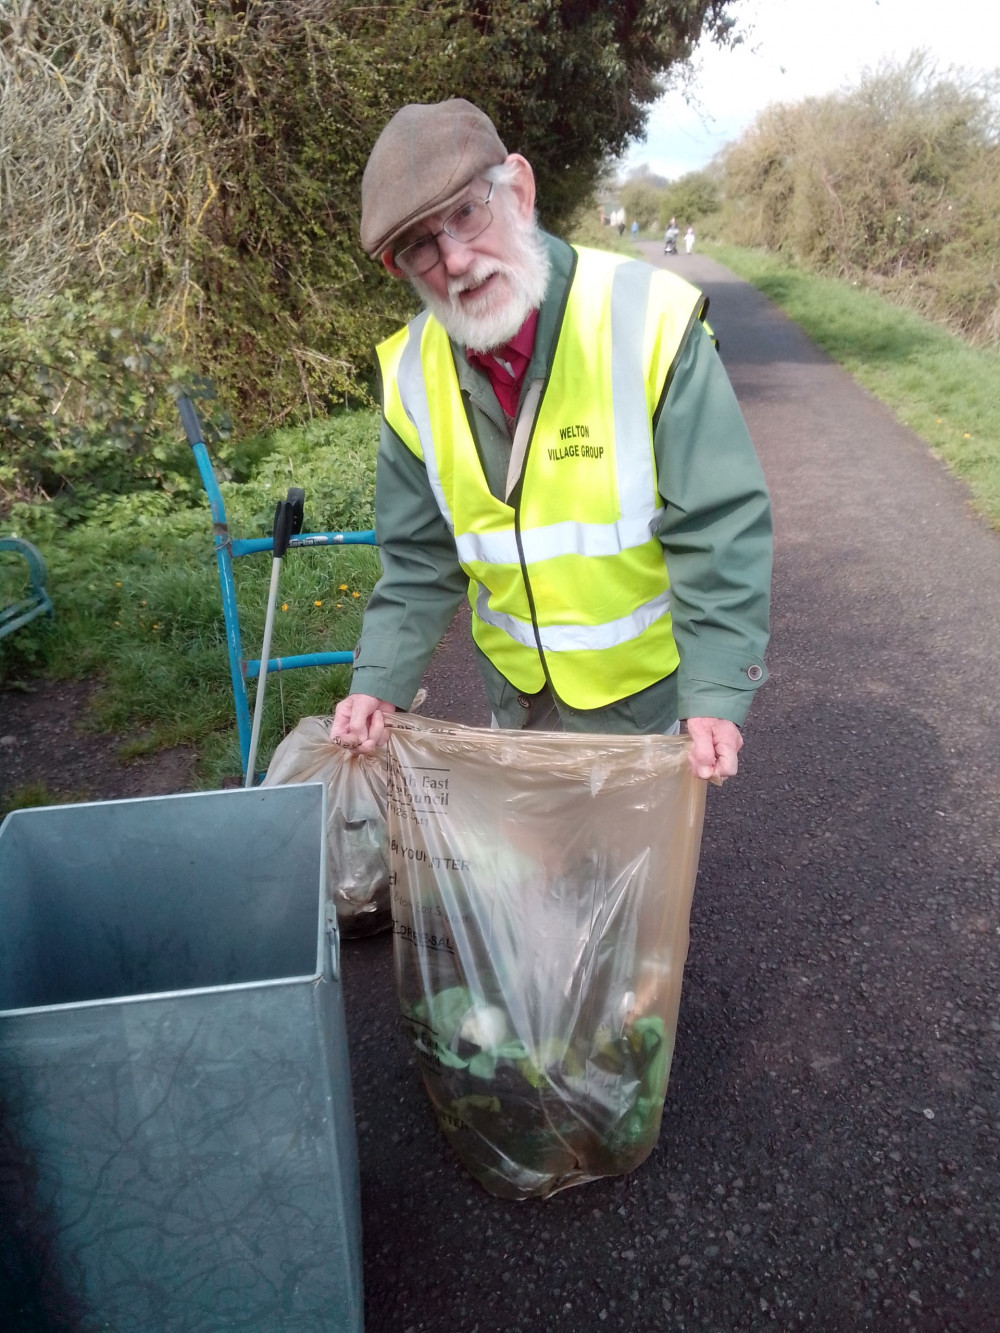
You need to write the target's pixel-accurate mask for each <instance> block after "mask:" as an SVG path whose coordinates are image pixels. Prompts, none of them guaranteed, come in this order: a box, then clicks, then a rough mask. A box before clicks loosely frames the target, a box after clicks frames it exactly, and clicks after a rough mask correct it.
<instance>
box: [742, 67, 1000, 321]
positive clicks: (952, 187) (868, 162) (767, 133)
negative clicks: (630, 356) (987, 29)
mask: <svg viewBox="0 0 1000 1333" xmlns="http://www.w3.org/2000/svg"><path fill="white" fill-rule="evenodd" d="M722 168H723V191H724V196H725V207H724V212H723V218H722V226H721V232H722V234H723V235H724V236H725V238H726V239H727V240H729V241H732V242H734V243H736V244H738V245H743V246H750V247H762V248H765V249H767V250H771V251H779V252H781V253H782V255H783V256H784V257H785V258H787V259H791V260H793V261H794V262H796V263H799V264H801V265H803V266H805V267H806V268H809V269H812V270H814V271H816V272H819V273H825V274H831V275H835V276H840V277H846V278H848V279H850V280H851V281H861V282H864V283H865V284H867V285H870V286H872V287H874V288H876V289H877V290H879V291H880V292H881V293H882V294H883V295H886V296H888V297H890V298H891V299H893V300H894V301H896V302H897V303H899V304H901V305H906V306H908V307H910V308H911V309H915V310H918V311H920V312H921V313H922V314H925V315H927V316H929V317H931V318H934V319H936V320H938V321H939V322H941V323H943V324H945V325H946V326H947V327H949V328H950V329H951V330H953V331H955V332H957V333H960V334H962V335H963V336H964V337H966V338H968V339H970V340H971V341H973V342H978V343H983V344H993V345H995V344H997V343H998V342H1000V251H998V249H997V245H996V217H997V215H998V212H1000V108H998V101H997V89H996V87H995V85H994V84H993V83H992V82H991V81H989V80H983V79H981V78H972V77H971V76H966V75H963V74H961V73H960V72H954V71H952V72H950V73H949V74H947V75H946V76H942V75H939V74H938V72H937V70H936V69H935V68H934V67H933V66H932V65H931V64H930V63H929V62H928V60H927V58H926V57H925V56H924V55H921V54H919V53H918V54H916V55H914V56H912V57H911V58H910V59H909V60H908V61H906V62H905V63H904V64H902V65H900V66H893V65H886V66H883V67H882V68H881V69H880V70H878V71H876V72H875V73H873V74H870V75H868V76H866V78H864V79H863V80H862V81H861V83H860V84H859V86H858V87H857V88H856V89H854V90H853V91H850V92H847V93H844V94H838V95H835V96H831V97H824V98H809V99H807V100H806V101H804V102H801V103H798V104H796V105H776V106H772V107H770V108H768V109H767V110H766V111H764V112H763V113H762V114H761V115H760V116H759V117H758V118H757V120H756V121H755V123H754V125H753V126H752V127H751V128H750V130H748V131H747V133H746V134H745V135H744V136H743V137H742V138H741V139H740V140H739V141H738V142H737V143H735V144H734V145H732V146H731V147H730V148H729V149H728V150H726V152H725V153H724V154H723V158H722Z"/></svg>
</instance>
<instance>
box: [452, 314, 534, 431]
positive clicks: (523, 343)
mask: <svg viewBox="0 0 1000 1333" xmlns="http://www.w3.org/2000/svg"><path fill="white" fill-rule="evenodd" d="M537 327H538V311H537V310H532V312H531V314H530V315H529V316H528V318H527V319H526V320H525V321H524V323H523V324H522V325H521V327H520V328H519V329H518V331H517V332H516V333H515V334H514V336H513V338H511V339H510V341H509V342H505V343H503V345H502V346H500V347H494V348H492V349H491V350H490V351H488V352H474V351H472V349H471V348H469V347H467V348H466V349H465V357H466V360H467V361H468V363H469V365H470V366H475V367H477V369H479V370H481V371H483V373H484V374H485V375H486V377H487V379H488V380H489V382H490V384H491V385H492V386H493V392H494V393H495V394H496V396H497V400H498V402H499V403H500V406H501V407H502V408H503V410H504V412H505V413H506V415H507V416H508V417H514V416H516V415H517V404H518V402H519V400H520V397H521V386H522V384H523V383H524V377H525V375H526V374H527V371H528V365H529V363H530V361H531V353H532V351H533V350H534V347H535V330H536V328H537Z"/></svg>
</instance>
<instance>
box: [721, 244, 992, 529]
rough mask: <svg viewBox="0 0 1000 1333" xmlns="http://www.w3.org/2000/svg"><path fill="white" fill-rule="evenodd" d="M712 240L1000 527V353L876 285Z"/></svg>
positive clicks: (736, 270)
mask: <svg viewBox="0 0 1000 1333" xmlns="http://www.w3.org/2000/svg"><path fill="white" fill-rule="evenodd" d="M706 248H707V249H709V250H710V253H711V255H712V257H713V258H715V259H717V260H718V261H719V262H720V263H722V264H725V265H726V267H727V268H730V269H732V271H733V272H734V273H737V274H739V276H740V277H742V278H745V279H746V280H747V281H748V282H751V283H752V284H753V285H754V286H755V287H756V288H757V289H758V290H759V291H761V292H763V293H764V295H765V296H767V297H769V298H770V299H771V300H772V301H774V303H775V304H776V305H778V306H780V307H781V309H782V310H783V311H784V312H785V313H786V314H787V315H788V316H789V318H791V319H793V320H794V321H795V323H796V324H798V325H799V326H800V327H801V328H802V329H803V330H804V331H805V332H806V333H807V334H808V335H809V337H810V338H811V339H812V340H813V342H815V343H816V344H817V345H818V346H820V347H822V348H823V349H824V350H825V351H827V352H828V353H829V354H830V355H831V356H832V357H833V358H834V359H835V360H836V361H839V362H840V364H841V365H842V366H844V368H845V369H846V370H848V371H849V372H850V373H851V375H853V376H854V378H855V379H856V380H857V381H858V383H859V384H863V385H864V386H865V388H866V389H868V390H870V391H871V393H873V394H874V395H875V397H877V398H879V399H881V401H882V402H884V403H885V404H886V405H887V406H888V407H889V408H891V409H892V411H893V412H894V413H895V415H896V417H897V419H898V420H899V421H900V422H902V424H903V425H904V426H907V427H909V429H910V430H912V431H914V433H915V434H917V435H919V436H920V437H921V439H923V440H925V441H926V442H927V444H928V446H929V447H930V449H931V452H932V453H933V454H935V455H936V456H937V457H938V458H940V459H942V460H943V461H944V462H945V463H946V464H947V466H948V467H949V468H951V470H952V471H953V472H954V473H955V475H956V476H957V477H959V478H961V480H962V481H963V482H965V484H966V485H967V486H968V488H969V492H970V496H971V499H972V503H973V504H974V506H975V507H976V508H977V509H978V510H979V511H980V513H982V514H983V515H984V516H985V517H986V518H987V519H988V520H989V522H990V523H991V524H992V525H993V526H994V527H997V528H1000V354H998V353H997V352H995V351H990V350H988V349H984V348H975V347H970V346H969V345H968V344H967V343H965V342H963V341H962V340H961V339H960V338H958V337H956V336H954V335H953V334H951V333H949V332H948V331H947V330H946V329H943V328H941V327H940V326H939V325H936V324H932V323H930V322H929V321H927V320H925V319H921V318H920V317H919V316H918V315H915V314H912V313H910V312H909V311H906V310H901V309H899V308H898V307H897V306H894V305H892V304H890V303H889V302H888V301H886V300H884V299H883V298H882V297H880V296H879V295H878V294H877V293H876V292H872V291H866V290H864V289H862V288H860V287H854V286H851V285H849V284H847V283H844V282H838V281H836V280H835V279H831V278H823V277H819V276H817V275H815V274H810V273H807V272H805V271H803V270H801V269H794V268H790V267H789V266H788V265H787V264H785V263H783V262H782V261H781V260H780V259H778V258H777V257H775V256H772V255H768V254H764V253H761V252H758V251H752V250H741V249H737V248H735V247H732V246H724V245H712V246H710V247H706Z"/></svg>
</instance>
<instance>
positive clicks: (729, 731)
mask: <svg viewBox="0 0 1000 1333" xmlns="http://www.w3.org/2000/svg"><path fill="white" fill-rule="evenodd" d="M684 727H685V730H686V731H687V733H688V735H689V736H690V737H691V740H692V742H693V744H692V746H691V755H690V759H691V768H692V769H693V770H694V775H695V777H697V778H705V779H706V780H707V781H709V782H714V783H715V784H716V785H721V784H722V783H723V782H725V780H726V778H732V777H735V776H736V770H737V768H738V767H739V763H738V761H737V758H736V756H737V755H738V754H739V752H740V750H742V749H743V737H742V736H741V735H740V729H739V727H738V726H737V725H736V723H735V722H727V721H726V720H725V719H724V718H720V717H689V718H688V720H687V721H686V722H685V724H684Z"/></svg>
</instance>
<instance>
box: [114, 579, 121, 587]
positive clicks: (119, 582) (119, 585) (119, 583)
mask: <svg viewBox="0 0 1000 1333" xmlns="http://www.w3.org/2000/svg"><path fill="white" fill-rule="evenodd" d="M121 586H122V582H121V579H119V580H118V581H117V583H116V584H115V587H116V588H120V587H121Z"/></svg>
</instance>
